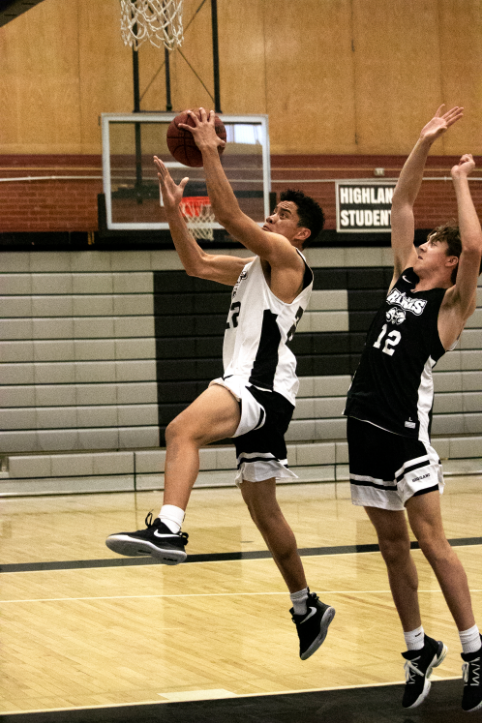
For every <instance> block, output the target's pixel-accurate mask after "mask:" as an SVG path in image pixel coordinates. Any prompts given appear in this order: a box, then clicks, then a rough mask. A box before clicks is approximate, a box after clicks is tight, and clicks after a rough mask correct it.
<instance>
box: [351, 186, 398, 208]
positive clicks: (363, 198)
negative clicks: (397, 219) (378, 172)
mask: <svg viewBox="0 0 482 723" xmlns="http://www.w3.org/2000/svg"><path fill="white" fill-rule="evenodd" d="M393 191H394V189H393V188H367V187H366V186H365V187H363V188H361V187H358V186H354V187H353V188H346V187H345V188H343V187H340V202H341V203H357V204H367V205H368V204H370V205H373V204H374V203H383V204H387V205H388V204H389V203H391V202H392V198H393Z"/></svg>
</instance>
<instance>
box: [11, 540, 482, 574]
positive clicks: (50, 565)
mask: <svg viewBox="0 0 482 723" xmlns="http://www.w3.org/2000/svg"><path fill="white" fill-rule="evenodd" d="M449 543H450V544H451V545H452V547H465V546H472V545H481V544H482V537H464V538H457V539H455V540H449ZM410 547H411V549H412V550H419V549H420V546H419V544H418V542H411V543H410ZM369 552H380V548H379V547H378V545H376V544H368V545H339V546H337V547H305V548H301V549H300V550H299V553H300V555H301V557H313V556H321V555H353V554H360V553H369ZM266 558H271V553H270V552H269V550H252V551H245V552H215V553H211V554H202V555H188V557H187V560H186V561H185V562H184V563H183V565H186V564H188V563H191V564H192V563H197V562H230V561H233V560H256V559H266ZM139 565H159V562H157V560H153V559H152V557H150V556H149V555H146V556H145V557H114V558H108V559H103V560H64V561H60V562H19V563H7V564H5V565H3V564H2V565H0V573H12V572H15V573H17V572H43V571H46V570H79V569H87V568H97V567H132V566H139Z"/></svg>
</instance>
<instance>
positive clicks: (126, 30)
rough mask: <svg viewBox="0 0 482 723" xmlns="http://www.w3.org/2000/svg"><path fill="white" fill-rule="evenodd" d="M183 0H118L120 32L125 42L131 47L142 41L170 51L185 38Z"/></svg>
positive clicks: (138, 45)
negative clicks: (119, 6) (119, 5)
mask: <svg viewBox="0 0 482 723" xmlns="http://www.w3.org/2000/svg"><path fill="white" fill-rule="evenodd" d="M183 2H184V0H120V4H121V33H122V39H123V41H124V45H130V46H131V47H133V48H134V50H138V48H139V47H140V46H141V45H142V43H143V42H144V41H145V40H149V42H150V43H151V44H152V45H154V46H155V47H156V48H160V47H161V46H162V45H164V46H165V47H166V48H168V50H173V49H174V48H175V47H178V46H180V45H181V44H182V41H183V40H184V34H183V27H182V4H183Z"/></svg>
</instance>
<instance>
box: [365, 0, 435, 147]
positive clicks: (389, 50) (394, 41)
mask: <svg viewBox="0 0 482 723" xmlns="http://www.w3.org/2000/svg"><path fill="white" fill-rule="evenodd" d="M353 25H354V47H355V53H354V57H355V78H356V86H355V104H356V117H357V123H356V133H357V148H358V151H359V153H400V154H406V153H408V152H409V151H410V149H411V147H412V146H413V144H414V143H415V141H416V139H417V137H418V133H419V131H420V129H421V128H422V127H423V125H424V123H425V122H426V121H427V120H429V119H430V118H431V117H432V114H433V112H434V111H435V110H436V108H437V107H438V106H439V105H440V104H441V103H442V102H443V98H442V87H441V75H440V47H439V36H438V0H404V2H403V3H396V2H391V3H387V2H386V0H353ZM437 152H438V153H443V148H442V144H441V143H440V144H438V146H437Z"/></svg>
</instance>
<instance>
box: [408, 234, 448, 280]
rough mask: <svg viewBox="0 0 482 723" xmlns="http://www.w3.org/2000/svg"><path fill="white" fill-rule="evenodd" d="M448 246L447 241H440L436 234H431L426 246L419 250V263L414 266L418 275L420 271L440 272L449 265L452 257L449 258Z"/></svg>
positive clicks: (423, 245) (421, 246) (422, 245)
mask: <svg viewBox="0 0 482 723" xmlns="http://www.w3.org/2000/svg"><path fill="white" fill-rule="evenodd" d="M447 252H448V244H447V242H446V241H439V240H438V239H437V238H436V236H435V234H430V236H429V237H428V239H427V240H426V241H425V243H424V244H421V245H420V246H419V247H418V249H417V261H416V263H415V264H414V265H413V270H414V271H415V273H416V274H418V273H419V271H422V272H428V271H432V270H438V269H440V268H442V267H444V266H446V265H447V266H449V264H448V263H447V262H448V261H449V259H451V258H452V256H448V253H447Z"/></svg>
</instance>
